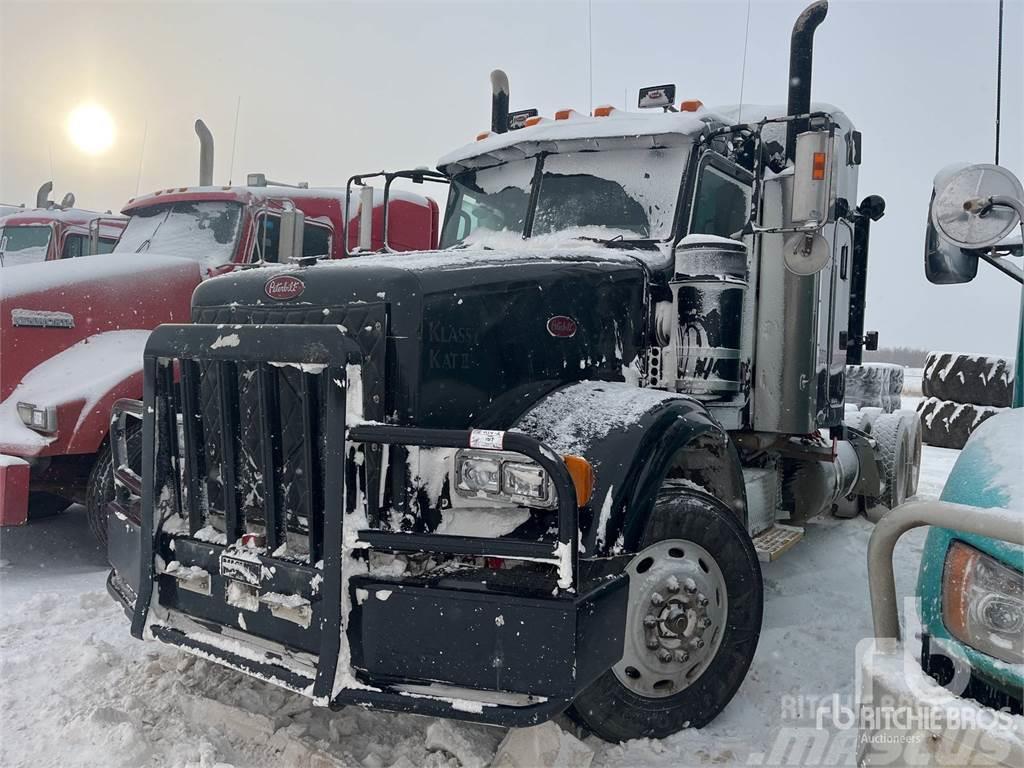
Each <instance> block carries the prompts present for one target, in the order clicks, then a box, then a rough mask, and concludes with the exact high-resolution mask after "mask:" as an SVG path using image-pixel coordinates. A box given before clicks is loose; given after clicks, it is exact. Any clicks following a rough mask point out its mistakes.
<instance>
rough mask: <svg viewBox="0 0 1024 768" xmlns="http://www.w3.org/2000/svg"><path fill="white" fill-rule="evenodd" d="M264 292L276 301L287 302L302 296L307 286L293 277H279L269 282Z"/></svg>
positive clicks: (264, 287)
mask: <svg viewBox="0 0 1024 768" xmlns="http://www.w3.org/2000/svg"><path fill="white" fill-rule="evenodd" d="M263 290H264V291H265V292H266V294H267V296H269V297H270V298H272V299H275V300H276V301H286V300H287V299H295V298H298V297H299V296H301V295H302V292H303V291H304V290H306V284H305V283H304V282H302V281H301V280H299V278H297V277H293V276H292V275H278V276H277V277H272V278H270V279H269V280H267V284H266V285H265V286H263Z"/></svg>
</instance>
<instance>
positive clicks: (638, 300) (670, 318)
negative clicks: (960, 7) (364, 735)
mask: <svg viewBox="0 0 1024 768" xmlns="http://www.w3.org/2000/svg"><path fill="white" fill-rule="evenodd" d="M826 11H827V4H826V3H824V2H819V3H815V4H813V5H812V6H810V7H809V8H808V9H807V10H806V11H805V12H804V13H803V14H802V15H801V16H800V18H799V19H798V21H797V23H796V26H795V27H794V31H793V48H792V55H791V58H792V60H791V73H790V83H791V85H790V94H789V96H790V98H789V104H788V106H787V107H783V108H780V109H778V110H775V111H774V112H768V113H764V114H758V115H756V117H755V116H754V115H749V117H750V118H753V119H752V120H751V121H749V122H743V123H737V122H736V121H735V118H733V117H730V115H729V113H728V112H727V111H718V110H714V109H705V108H704V107H703V106H702V105H700V104H699V103H696V102H684V103H683V104H682V107H681V109H680V108H677V107H676V105H675V103H674V90H675V89H674V87H672V86H667V85H666V86H657V87H653V88H646V89H644V90H643V91H642V92H641V95H640V102H639V106H641V107H651V108H653V111H645V112H625V111H616V110H612V109H611V108H599V109H596V110H594V114H593V115H592V116H582V115H578V114H576V113H574V112H572V111H571V110H565V111H562V112H559V113H558V114H556V115H555V119H545V118H542V117H540V116H538V115H536V114H535V113H532V112H520V113H513V114H512V115H509V112H508V85H507V78H505V77H504V75H503V74H502V73H500V72H498V73H495V75H494V76H492V83H493V85H494V92H493V95H492V100H493V114H492V130H491V131H489V132H486V133H484V134H481V136H480V137H479V138H478V140H477V141H476V142H474V143H472V144H470V145H469V146H467V147H464V148H463V149H460V150H458V151H456V152H454V153H452V154H450V155H448V156H447V157H445V158H443V159H442V160H441V161H440V163H439V166H438V168H439V170H438V171H437V172H433V171H423V170H417V171H411V172H405V173H401V174H385V175H384V179H385V190H384V191H385V195H387V194H390V187H391V184H392V182H393V181H394V180H395V179H397V178H406V179H409V178H411V179H412V180H413V181H424V182H427V181H429V182H432V183H435V182H443V183H445V184H447V185H448V205H447V210H446V213H445V219H444V222H443V228H442V245H441V248H440V249H439V250H438V251H434V252H422V253H403V254H396V255H390V254H387V253H383V254H374V255H369V254H368V255H366V256H364V257H362V258H355V259H347V260H343V261H340V262H337V263H323V262H315V261H312V260H308V261H302V262H297V263H295V264H293V265H289V266H285V267H281V268H268V269H262V270H259V271H250V272H244V273H233V274H231V275H228V276H224V277H220V278H217V279H213V280H209V281H207V282H205V283H204V284H203V285H202V286H200V287H199V288H198V289H197V290H196V292H195V295H194V297H193V304H192V321H193V324H191V325H165V326H161V327H159V328H158V329H157V330H156V331H154V332H153V334H152V336H151V337H150V340H149V343H148V345H147V348H146V353H145V396H144V400H143V401H142V402H123V403H121V404H119V406H118V408H116V409H115V416H114V425H115V434H116V435H117V439H116V440H115V445H116V447H117V455H118V461H117V466H116V468H115V480H116V483H117V486H118V488H119V493H118V497H117V499H116V500H115V502H114V503H113V504H112V505H111V514H110V516H109V555H110V559H111V563H112V564H113V570H112V572H111V574H110V579H109V582H108V584H109V589H110V592H111V594H112V595H114V596H115V597H116V598H117V599H118V600H119V601H120V602H121V603H122V604H123V605H124V607H125V610H126V612H127V613H128V615H129V616H130V618H131V620H132V633H133V634H134V635H135V636H136V637H138V638H140V639H147V640H159V641H162V642H164V643H169V644H172V645H176V646H180V647H181V648H184V649H185V650H188V651H191V652H193V653H196V654H199V655H201V656H203V657H205V658H208V659H213V660H216V661H217V662H219V663H222V664H225V665H227V666H230V667H233V668H235V669H237V670H239V671H241V672H244V673H247V674H251V675H256V676H259V677H261V678H264V679H266V680H269V681H272V682H274V683H276V684H278V685H281V686H284V687H286V688H288V689H291V690H293V691H298V692H301V693H303V694H305V695H307V696H310V697H311V698H312V699H313V700H314V702H315V703H317V704H319V705H325V706H331V707H339V706H344V705H348V704H355V705H360V706H366V707H379V708H382V709H389V710H397V711H404V712H413V713H420V714H430V715H439V716H445V717H455V718H464V719H469V720H475V721H479V722H485V723H495V724H503V725H513V726H519V725H528V724H534V723H538V722H541V721H544V720H546V719H548V718H550V717H552V716H554V715H556V714H558V713H560V712H563V711H565V710H567V709H568V710H569V712H570V713H571V714H572V716H573V717H575V718H576V719H577V720H578V721H580V722H581V723H583V724H584V725H586V726H587V727H588V728H590V729H591V730H592V731H593V732H595V733H597V734H598V735H600V736H602V737H604V738H606V739H610V740H622V739H628V738H633V737H640V736H651V737H661V736H665V735H667V734H670V733H673V732H675V731H677V730H679V729H681V728H684V727H688V726H691V727H700V726H702V725H704V724H706V723H708V722H709V721H710V720H712V719H713V718H714V717H715V716H716V715H717V714H718V713H719V712H720V711H721V710H722V709H723V707H725V706H726V704H727V703H728V702H729V700H730V699H731V698H732V696H733V695H734V694H735V692H736V690H737V689H738V688H739V686H740V683H741V682H742V680H743V678H744V676H745V674H746V671H747V669H748V667H749V665H750V662H751V659H752V657H753V655H754V651H755V648H756V646H757V641H758V636H759V632H760V628H761V618H762V607H763V595H762V581H761V571H760V565H759V561H760V560H767V559H771V558H773V557H775V556H777V555H778V554H779V553H781V552H782V551H784V550H785V549H787V548H788V547H790V546H791V545H792V544H793V542H794V541H796V539H798V538H799V536H800V533H801V528H800V527H799V526H800V524H801V523H802V522H803V521H805V520H807V519H808V518H810V517H813V516H815V515H818V514H821V513H823V512H828V511H830V510H831V509H833V508H834V507H835V506H836V505H839V504H853V505H854V510H856V506H857V505H859V506H861V507H866V506H869V505H873V504H878V503H883V504H885V505H892V504H894V503H898V502H900V501H902V500H903V498H904V497H905V496H906V495H907V491H908V489H909V488H910V487H911V483H912V482H916V473H917V468H916V466H915V465H914V462H915V458H914V457H915V451H914V444H913V443H914V439H915V434H916V430H915V424H914V421H913V419H914V416H913V414H904V413H896V414H884V415H881V416H878V417H877V418H876V419H874V422H873V425H872V427H871V433H870V434H869V432H868V431H866V430H865V429H857V428H854V427H852V426H850V425H847V424H845V423H844V407H843V395H844V374H845V367H846V365H847V364H856V363H859V362H860V355H861V350H862V349H863V347H864V346H865V345H866V344H870V343H871V342H872V335H871V334H866V333H865V332H864V330H863V317H864V283H865V274H866V265H867V246H868V231H869V226H870V223H871V221H872V220H877V219H878V218H879V217H880V216H881V214H882V211H883V208H884V203H883V202H882V201H881V199H880V198H878V197H874V196H871V197H868V198H866V199H865V200H863V201H862V202H860V203H859V204H858V203H857V202H856V195H857V168H858V165H859V164H860V134H859V133H858V132H857V131H856V130H854V128H853V126H852V124H851V123H850V121H849V120H848V119H847V118H846V116H845V115H843V114H842V113H841V112H840V111H839V110H838V109H835V108H833V107H828V106H824V105H812V104H811V103H810V77H811V41H812V37H813V34H814V30H815V28H816V27H817V25H818V24H819V23H820V22H821V21H822V20H823V19H824V16H825V13H826ZM509 126H511V127H512V128H513V130H509ZM371 178H372V176H363V177H354V178H353V179H352V180H351V181H350V190H355V189H357V188H358V187H360V186H364V187H365V186H366V184H367V182H368V181H369V180H370V179H371ZM385 210H386V206H385ZM344 239H345V243H346V245H348V244H349V239H348V237H347V233H346V236H345V238H344ZM385 250H386V248H385ZM271 269H273V271H270V270H271ZM132 417H138V418H140V419H141V424H142V426H141V430H140V429H138V428H136V427H135V426H133V424H134V423H135V420H134V419H133V418H132ZM861 426H862V427H863V426H864V425H863V424H861ZM140 467H141V469H140Z"/></svg>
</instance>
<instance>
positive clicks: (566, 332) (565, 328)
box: [548, 315, 576, 339]
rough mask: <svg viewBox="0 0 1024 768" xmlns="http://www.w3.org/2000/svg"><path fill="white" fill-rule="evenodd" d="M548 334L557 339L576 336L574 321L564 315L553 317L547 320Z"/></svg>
mask: <svg viewBox="0 0 1024 768" xmlns="http://www.w3.org/2000/svg"><path fill="white" fill-rule="evenodd" d="M548 333H550V334H551V335H552V336H555V337H557V338H559V339H569V338H572V337H573V336H575V335H576V321H575V320H573V319H572V318H571V317H568V316H566V315H555V316H554V317H552V318H551V319H549V320H548Z"/></svg>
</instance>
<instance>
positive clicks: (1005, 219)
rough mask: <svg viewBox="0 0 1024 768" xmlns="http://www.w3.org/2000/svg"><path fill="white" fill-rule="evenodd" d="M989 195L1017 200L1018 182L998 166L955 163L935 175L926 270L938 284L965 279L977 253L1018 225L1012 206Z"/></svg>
mask: <svg viewBox="0 0 1024 768" xmlns="http://www.w3.org/2000/svg"><path fill="white" fill-rule="evenodd" d="M993 197H1001V198H1012V199H1015V200H1020V199H1021V198H1022V197H1024V190H1022V188H1021V183H1020V181H1019V180H1018V179H1017V178H1016V177H1015V176H1014V175H1013V174H1012V173H1010V172H1009V171H1007V170H1006V169H1005V168H1001V167H999V166H997V165H988V164H980V165H972V166H966V165H954V166H949V167H947V168H944V169H943V170H941V171H939V173H937V174H936V176H935V181H934V183H933V187H932V199H931V203H930V204H929V206H928V227H927V231H926V233H925V247H924V270H925V276H926V277H927V278H928V281H929V282H931V283H935V284H937V285H950V284H957V283H968V282H970V281H971V280H973V279H974V277H975V275H977V274H978V254H977V253H973V252H972V251H974V250H977V249H984V248H988V247H990V246H992V245H995V244H996V243H998V242H999V241H1000V240H1003V239H1004V238H1005V237H1006V236H1007V235H1008V234H1009V233H1010V232H1011V231H1012V230H1013V228H1014V227H1016V226H1017V225H1018V224H1019V223H1020V218H1019V216H1018V215H1017V213H1016V211H1015V210H1014V208H1013V207H1012V206H1003V205H998V206H993V205H991V204H990V200H991V198H993Z"/></svg>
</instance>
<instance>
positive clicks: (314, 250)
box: [302, 221, 331, 259]
mask: <svg viewBox="0 0 1024 768" xmlns="http://www.w3.org/2000/svg"><path fill="white" fill-rule="evenodd" d="M302 255H303V256H304V257H306V256H316V257H317V258H321V257H322V258H325V259H329V258H330V257H331V230H330V228H329V227H325V226H324V225H323V224H314V223H312V222H309V221H307V222H306V226H304V227H303V228H302Z"/></svg>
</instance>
